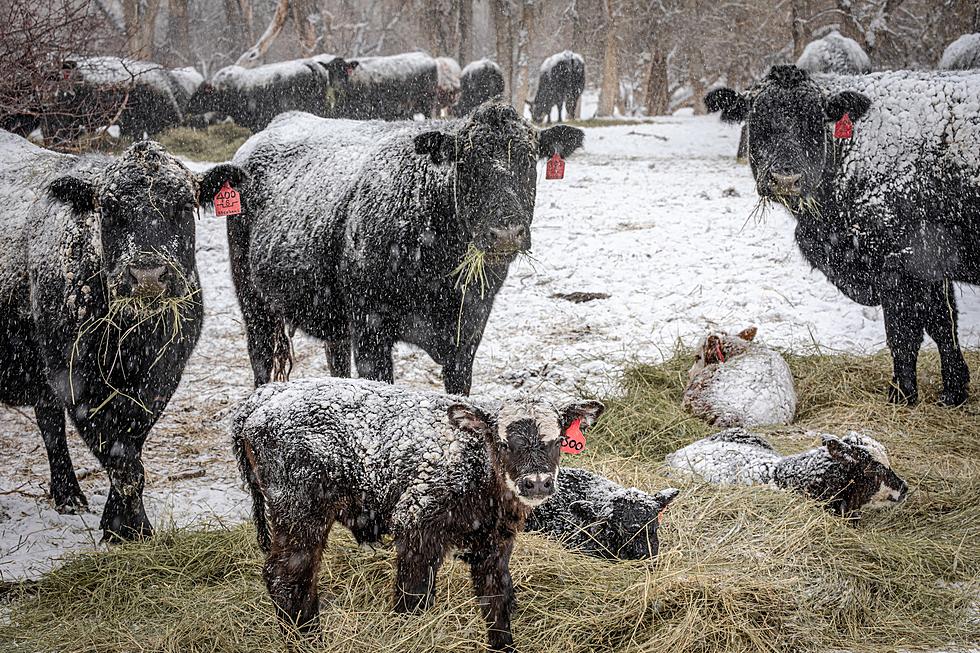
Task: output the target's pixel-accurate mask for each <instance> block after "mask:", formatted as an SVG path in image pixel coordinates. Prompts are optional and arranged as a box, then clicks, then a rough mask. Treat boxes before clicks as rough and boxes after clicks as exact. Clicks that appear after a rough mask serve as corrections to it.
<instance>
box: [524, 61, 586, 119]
mask: <svg viewBox="0 0 980 653" xmlns="http://www.w3.org/2000/svg"><path fill="white" fill-rule="evenodd" d="M584 90H585V59H583V58H582V55H580V54H577V53H575V52H572V51H571V50H565V51H564V52H559V53H558V54H553V55H551V56H550V57H548V58H547V59H545V60H544V61H543V62H541V72H540V75H539V77H538V90H537V91H536V92H535V94H534V99H533V100H530V101H529V104H530V105H531V119H532V120H534V121H535V122H542V121H544V120H545V118H547V120H548V122H549V123H550V122H551V107H555V106H556V107H558V122H561V121H562V108H564V109H565V116H566V117H568V118H570V119H572V120H574V119H575V116H576V113H577V111H578V101H579V98H580V97H582V92H583V91H584Z"/></svg>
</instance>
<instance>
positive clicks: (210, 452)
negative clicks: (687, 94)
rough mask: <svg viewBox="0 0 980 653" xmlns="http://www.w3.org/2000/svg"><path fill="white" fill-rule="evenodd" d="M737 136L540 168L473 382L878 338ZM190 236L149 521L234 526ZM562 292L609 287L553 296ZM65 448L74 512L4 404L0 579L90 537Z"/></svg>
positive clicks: (663, 135)
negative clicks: (753, 336) (524, 252)
mask: <svg viewBox="0 0 980 653" xmlns="http://www.w3.org/2000/svg"><path fill="white" fill-rule="evenodd" d="M737 139H738V130H737V129H736V128H732V127H726V126H723V125H721V124H719V122H718V120H717V119H716V118H714V117H706V118H694V117H675V118H663V119H659V120H657V121H655V122H653V123H643V124H636V125H625V126H615V127H604V128H593V129H588V130H587V136H586V147H585V150H584V151H583V152H580V153H578V154H576V155H575V156H574V157H573V158H571V159H569V161H568V164H567V167H566V169H565V179H564V180H563V181H545V180H544V175H543V171H542V174H541V175H540V182H539V192H538V206H537V213H536V216H535V219H534V226H533V241H534V249H533V261H523V262H521V263H519V264H517V265H515V266H514V267H512V269H511V274H510V277H509V278H508V280H507V284H506V285H505V286H504V290H503V291H502V292H501V294H500V295H499V296H498V298H497V302H496V307H495V308H494V312H493V314H492V315H491V318H490V324H489V327H488V329H487V332H486V335H485V338H484V342H483V345H482V347H481V349H480V351H479V354H478V356H477V362H476V369H475V373H474V381H475V383H474V393H475V394H501V393H506V392H513V391H515V388H517V387H522V388H523V389H528V388H540V389H541V390H543V391H546V392H549V393H554V394H561V393H570V392H574V391H575V390H576V389H577V388H579V387H582V386H585V387H591V388H595V387H599V386H603V385H605V384H607V383H608V382H609V380H610V379H611V378H613V377H614V375H615V372H616V371H617V370H618V369H620V368H621V367H622V366H623V364H624V363H625V362H628V361H631V360H659V359H661V358H662V357H664V356H665V355H668V354H669V353H670V352H671V350H672V348H673V346H674V343H675V341H676V340H677V339H678V338H680V339H683V340H685V341H686V342H688V343H689V344H693V341H694V340H695V338H697V337H698V336H700V335H702V334H703V333H704V332H705V331H706V330H707V329H708V328H709V327H720V328H736V329H741V328H743V327H746V326H748V325H750V324H755V325H758V326H759V336H758V338H759V339H760V340H761V341H763V342H766V343H768V344H775V345H780V346H786V347H792V348H803V347H807V346H809V345H811V344H812V343H813V342H816V343H819V344H820V345H821V346H824V347H827V348H829V349H834V350H844V351H853V352H870V351H874V350H877V349H880V348H882V347H883V346H884V330H883V326H882V322H881V314H880V311H879V310H877V309H868V308H863V307H861V306H859V305H857V304H855V303H853V302H851V301H849V300H847V299H846V298H844V297H843V296H842V295H841V294H840V293H839V292H838V291H837V290H836V289H835V288H834V287H833V286H832V285H830V283H828V282H827V281H826V280H825V279H824V278H823V277H822V275H820V274H819V273H816V272H812V271H811V270H810V269H809V266H807V265H806V264H805V263H804V262H803V260H802V258H801V256H800V254H799V253H798V252H797V249H796V247H795V245H794V244H793V240H792V230H793V221H792V219H791V218H790V217H789V216H787V215H784V214H783V213H782V212H781V211H775V210H774V211H773V212H772V213H770V214H769V215H768V216H767V218H766V219H765V220H763V221H759V222H755V221H747V218H748V216H749V213H750V212H751V210H752V207H753V205H754V203H755V193H754V190H753V184H752V179H751V175H750V173H749V170H748V168H747V167H745V166H739V165H736V164H735V161H734V156H733V155H734V152H735V148H736V143H737ZM542 165H543V164H542ZM232 219H233V218H232ZM198 233H199V240H198V252H199V257H198V263H199V266H200V269H201V275H202V278H203V282H204V290H205V292H204V301H205V304H206V307H207V319H206V322H205V327H204V334H203V336H202V338H201V343H200V345H199V346H198V349H197V351H196V352H195V354H194V357H193V358H192V359H191V362H190V364H189V366H188V368H187V370H186V372H185V374H184V378H183V382H182V384H181V386H180V389H179V390H178V392H177V394H176V396H175V397H174V400H173V401H172V402H171V404H170V406H169V408H168V410H167V412H166V413H165V414H164V417H163V419H162V420H161V422H160V423H159V424H158V425H157V427H156V428H155V429H154V431H153V432H152V433H151V435H150V438H149V440H148V441H147V445H146V451H145V455H144V462H145V465H146V470H147V487H146V500H147V507H148V511H149V513H150V517H151V519H152V520H153V521H154V523H155V524H157V525H158V526H165V525H168V524H176V525H186V524H192V523H201V522H203V521H208V520H212V521H213V520H225V521H229V522H234V521H238V520H241V519H243V518H244V516H245V514H246V512H247V510H248V500H247V498H246V497H245V494H244V493H243V492H242V490H241V488H240V487H239V483H238V480H237V477H236V472H235V468H234V465H233V463H232V457H231V452H230V446H229V442H228V435H227V432H226V427H225V419H226V417H227V415H228V412H229V410H230V409H231V408H232V406H233V405H234V404H235V403H236V402H237V401H239V400H241V399H242V398H244V397H245V396H246V395H247V394H248V392H249V391H250V389H251V383H252V382H251V372H250V369H249V366H248V361H247V356H246V353H245V340H244V335H243V331H242V324H241V318H240V315H239V312H238V307H237V304H236V302H235V298H234V294H233V291H232V287H231V279H230V274H229V270H228V261H227V255H226V245H225V241H224V222H223V219H218V218H215V217H214V216H213V215H206V216H204V217H203V218H202V219H201V221H200V222H199V232H198ZM571 292H594V293H606V294H608V295H609V297H608V298H607V299H598V300H594V301H590V302H587V303H579V304H577V303H572V302H570V301H566V300H564V299H560V298H557V297H555V296H554V295H555V294H556V293H571ZM960 306H961V326H960V336H961V340H962V342H963V344H964V345H965V346H970V347H977V346H980V296H978V294H977V290H976V289H974V288H965V289H960ZM396 359H397V368H396V376H397V378H398V380H399V381H401V382H407V383H409V384H412V385H417V386H429V387H439V386H440V381H439V370H438V368H437V367H436V366H435V365H434V364H433V363H432V362H431V361H430V360H428V358H427V357H426V356H424V355H422V354H420V353H419V352H417V351H413V350H410V349H408V348H405V347H402V348H400V349H399V350H398V352H397V356H396ZM323 373H325V361H324V357H323V355H322V351H321V349H320V347H319V346H317V345H316V344H315V343H313V342H311V341H309V340H307V339H305V338H297V342H296V366H295V368H294V373H293V375H294V378H296V377H300V376H309V375H315V374H323ZM932 382H936V381H935V380H933V381H932ZM71 446H72V454H73V456H74V461H75V466H76V468H77V469H80V470H83V472H82V473H83V474H84V476H85V478H84V480H82V487H83V489H84V490H85V492H86V494H87V495H88V497H89V501H90V504H91V507H92V510H93V512H91V513H89V514H84V515H80V516H70V515H68V516H63V515H59V514H57V513H56V512H55V511H54V510H53V509H52V508H51V507H50V506H49V504H48V502H47V500H46V498H45V492H46V488H47V479H48V466H47V461H46V459H45V455H44V447H43V446H42V443H41V438H40V436H39V435H38V433H37V430H36V427H35V425H34V421H33V416H32V414H31V412H30V411H28V410H14V409H10V408H7V407H0V450H2V451H3V452H4V454H3V457H2V461H0V578H2V579H5V580H9V579H15V578H20V577H24V576H32V575H36V574H38V573H40V572H41V571H43V570H44V569H47V568H49V567H50V566H51V565H52V564H54V563H55V561H56V560H57V559H58V557H59V556H61V555H63V554H65V553H67V552H70V551H78V550H83V549H88V548H92V547H95V546H97V540H98V538H99V536H100V532H99V531H98V523H99V512H100V511H101V508H102V504H103V502H104V501H105V493H106V488H107V480H106V478H105V474H104V473H103V472H102V471H101V470H99V469H98V465H97V464H96V462H95V460H94V459H93V458H92V456H91V455H90V454H89V453H88V451H87V450H86V449H85V447H84V445H82V443H81V442H80V441H79V440H78V439H77V438H76V437H75V436H74V434H72V439H71Z"/></svg>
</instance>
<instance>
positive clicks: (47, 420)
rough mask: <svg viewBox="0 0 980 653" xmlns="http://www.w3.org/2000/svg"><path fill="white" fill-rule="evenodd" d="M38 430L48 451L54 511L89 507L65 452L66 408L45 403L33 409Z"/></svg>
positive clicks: (73, 510)
mask: <svg viewBox="0 0 980 653" xmlns="http://www.w3.org/2000/svg"><path fill="white" fill-rule="evenodd" d="M34 416H35V417H36V418H37V427H38V428H39V429H40V430H41V437H42V438H43V439H44V448H45V449H46V450H47V452H48V467H50V469H51V500H52V501H53V502H54V507H55V510H57V511H58V512H60V513H62V514H65V513H69V514H74V513H77V512H79V511H81V510H84V509H86V508H88V502H87V501H86V500H85V495H84V494H83V493H82V488H81V487H79V485H78V477H77V476H75V467H74V465H72V462H71V454H70V453H69V452H68V440H67V439H66V438H65V409H64V408H62V407H61V406H60V405H57V404H44V405H41V406H35V407H34Z"/></svg>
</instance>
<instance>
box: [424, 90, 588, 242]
mask: <svg viewBox="0 0 980 653" xmlns="http://www.w3.org/2000/svg"><path fill="white" fill-rule="evenodd" d="M584 137H585V135H584V133H583V132H582V130H580V129H576V128H574V127H569V126H567V125H559V126H556V127H552V128H550V129H543V130H538V129H535V128H534V127H532V126H531V125H530V124H529V123H528V122H527V121H526V120H524V119H523V118H521V117H520V116H518V115H517V111H515V110H514V107H512V106H510V105H509V104H502V103H498V102H493V103H487V104H483V105H481V106H480V107H478V108H477V109H476V110H474V111H473V112H472V113H470V114H468V115H467V116H466V118H463V119H462V120H460V121H459V122H457V123H456V124H455V125H452V124H451V126H450V127H447V128H444V129H440V130H433V131H426V132H423V133H421V134H419V135H418V136H416V137H415V151H416V153H417V154H419V155H421V156H424V157H427V158H428V159H429V160H430V161H431V163H432V164H434V165H437V166H443V165H450V166H453V174H452V177H453V182H452V194H453V196H452V197H451V198H450V202H451V203H452V205H453V207H452V208H453V210H455V211H456V217H457V219H458V220H459V222H460V223H461V224H462V226H463V228H464V229H465V230H466V231H467V232H468V233H467V235H468V236H469V238H470V242H471V243H472V244H473V245H474V246H476V247H477V249H479V250H481V251H483V252H485V253H487V254H489V255H491V256H492V257H493V258H497V259H503V260H511V259H513V258H514V257H515V256H516V255H517V254H518V253H519V252H522V251H526V250H528V249H530V247H531V218H532V217H533V215H534V199H535V191H536V189H535V184H536V180H537V171H536V164H537V161H538V159H541V158H548V157H550V156H551V155H553V154H555V153H558V154H560V155H561V156H568V155H569V154H571V153H572V152H574V151H575V150H576V149H578V148H579V147H581V146H582V142H583V139H584Z"/></svg>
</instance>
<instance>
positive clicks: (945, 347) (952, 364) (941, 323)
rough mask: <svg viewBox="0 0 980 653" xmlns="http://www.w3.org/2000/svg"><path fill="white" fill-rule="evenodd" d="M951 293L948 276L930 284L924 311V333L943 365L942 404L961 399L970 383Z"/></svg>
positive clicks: (964, 397) (963, 400) (956, 401)
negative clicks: (928, 298) (933, 344)
mask: <svg viewBox="0 0 980 653" xmlns="http://www.w3.org/2000/svg"><path fill="white" fill-rule="evenodd" d="M953 293H954V290H953V284H952V282H950V281H949V280H948V279H947V280H944V281H942V282H940V283H938V284H936V285H934V286H933V287H932V288H931V290H930V299H931V302H930V304H929V306H927V307H926V311H925V315H924V317H925V327H926V333H928V334H929V337H930V338H932V339H933V340H934V341H935V342H936V347H937V348H938V349H939V358H940V361H941V362H942V369H943V391H942V394H941V395H940V397H939V401H940V402H941V403H943V404H944V405H946V406H959V405H960V404H963V403H965V402H966V399H967V393H968V388H969V385H970V368H969V367H967V365H966V360H965V359H964V358H963V351H962V350H961V349H960V344H959V339H958V338H957V333H956V324H957V308H956V297H955V296H954V294H953Z"/></svg>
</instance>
